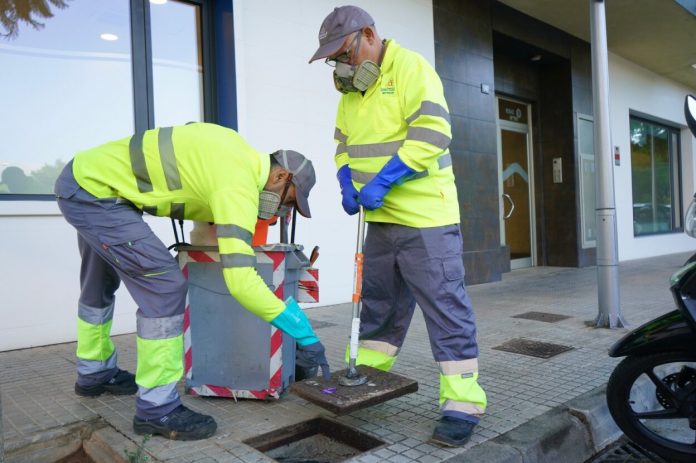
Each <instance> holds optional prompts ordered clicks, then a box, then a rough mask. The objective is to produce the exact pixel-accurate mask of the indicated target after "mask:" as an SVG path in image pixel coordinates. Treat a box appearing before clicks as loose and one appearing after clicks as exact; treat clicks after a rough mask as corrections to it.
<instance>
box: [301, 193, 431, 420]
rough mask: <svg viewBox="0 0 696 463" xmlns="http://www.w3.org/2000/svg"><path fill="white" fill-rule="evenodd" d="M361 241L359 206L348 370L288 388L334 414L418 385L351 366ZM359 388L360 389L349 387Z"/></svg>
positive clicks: (356, 330) (358, 300) (356, 333)
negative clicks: (326, 378) (325, 379)
mask: <svg viewBox="0 0 696 463" xmlns="http://www.w3.org/2000/svg"><path fill="white" fill-rule="evenodd" d="M364 242H365V210H364V209H363V207H362V206H361V207H360V210H359V215H358V244H357V249H356V252H355V270H354V272H355V273H354V275H353V277H354V281H353V299H352V301H353V320H352V323H351V331H350V347H349V349H350V354H349V358H350V360H349V362H348V368H347V369H346V370H341V371H334V372H333V373H332V374H331V378H330V379H329V381H328V382H325V381H319V380H317V379H315V378H307V379H304V380H302V381H299V382H296V383H295V384H293V385H292V388H291V390H292V391H293V392H294V393H295V394H296V395H298V396H300V397H302V398H303V399H305V400H308V401H309V402H312V403H313V404H315V405H318V406H320V407H322V408H325V409H326V410H329V411H330V412H332V413H335V414H337V415H345V414H347V413H352V412H354V411H355V410H360V409H361V408H365V407H369V406H371V405H375V404H379V403H382V402H386V401H387V400H391V399H394V398H396V397H400V396H402V395H404V394H409V393H411V392H415V391H417V390H418V383H417V382H416V381H414V380H412V379H409V378H406V377H403V376H400V375H397V374H395V373H391V372H388V371H382V370H378V369H377V368H372V367H369V366H367V365H359V366H356V365H355V364H356V361H357V358H358V336H359V334H360V309H361V308H362V277H363V260H364V256H363V244H364ZM368 378H369V381H368ZM360 385H364V386H363V387H353V386H360ZM343 386H348V387H343Z"/></svg>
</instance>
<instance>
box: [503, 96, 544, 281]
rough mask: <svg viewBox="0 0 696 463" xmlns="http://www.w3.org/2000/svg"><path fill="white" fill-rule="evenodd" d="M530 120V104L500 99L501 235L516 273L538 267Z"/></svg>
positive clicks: (511, 266) (511, 265)
mask: <svg viewBox="0 0 696 463" xmlns="http://www.w3.org/2000/svg"><path fill="white" fill-rule="evenodd" d="M529 120H530V117H529V105H527V104H525V103H520V102H516V101H513V100H507V99H503V98H499V99H498V160H499V163H498V165H499V183H500V191H501V201H500V214H501V220H500V223H501V233H500V236H501V240H502V241H503V243H502V244H505V245H507V246H508V248H509V249H510V268H511V269H513V270H514V269H518V268H524V267H531V266H533V265H534V264H535V259H534V256H535V252H534V250H535V239H534V201H533V188H532V185H533V181H532V179H533V175H532V169H531V167H532V163H531V143H530V138H531V136H530V128H529Z"/></svg>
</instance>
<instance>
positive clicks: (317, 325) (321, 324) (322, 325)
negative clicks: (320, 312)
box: [311, 320, 336, 330]
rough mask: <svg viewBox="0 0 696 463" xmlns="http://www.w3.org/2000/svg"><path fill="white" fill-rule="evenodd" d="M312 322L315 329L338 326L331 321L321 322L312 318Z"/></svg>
mask: <svg viewBox="0 0 696 463" xmlns="http://www.w3.org/2000/svg"><path fill="white" fill-rule="evenodd" d="M311 323H312V328H314V329H315V330H320V329H322V328H327V327H329V326H336V324H335V323H331V322H320V321H317V320H312V322H311Z"/></svg>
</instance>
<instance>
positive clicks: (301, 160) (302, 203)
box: [271, 150, 317, 218]
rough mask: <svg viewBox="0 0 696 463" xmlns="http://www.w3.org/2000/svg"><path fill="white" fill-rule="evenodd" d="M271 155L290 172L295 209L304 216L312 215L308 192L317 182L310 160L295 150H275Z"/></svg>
mask: <svg viewBox="0 0 696 463" xmlns="http://www.w3.org/2000/svg"><path fill="white" fill-rule="evenodd" d="M271 156H273V158H274V159H275V160H276V161H278V164H280V165H281V166H282V167H284V168H285V169H287V170H288V171H289V172H290V173H291V174H292V183H293V184H294V185H295V205H296V206H297V211H298V212H299V213H300V214H302V215H303V216H305V217H308V218H309V217H312V214H311V213H310V212H309V200H308V198H309V192H310V191H311V189H312V188H313V187H314V184H315V183H316V182H317V178H316V176H315V174H314V166H312V161H310V160H309V159H307V158H306V157H304V156H303V155H302V154H300V153H298V152H297V151H292V150H280V151H276V152H275V153H273V154H272V155H271Z"/></svg>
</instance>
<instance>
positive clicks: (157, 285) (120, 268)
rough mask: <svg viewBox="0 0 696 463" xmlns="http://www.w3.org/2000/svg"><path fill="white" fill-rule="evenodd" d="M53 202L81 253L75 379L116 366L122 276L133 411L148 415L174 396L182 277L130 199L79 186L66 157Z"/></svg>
mask: <svg viewBox="0 0 696 463" xmlns="http://www.w3.org/2000/svg"><path fill="white" fill-rule="evenodd" d="M55 193H56V196H57V198H58V199H57V200H58V206H59V207H60V210H61V212H62V213H63V216H64V217H65V219H66V220H67V221H68V222H69V223H70V224H71V225H73V226H74V227H75V228H76V229H77V232H78V248H79V250H80V254H81V257H82V266H81V269H80V288H81V293H80V299H79V303H78V343H77V357H78V361H77V374H78V378H77V382H78V384H80V385H83V386H92V385H95V384H100V383H103V382H106V381H108V380H109V379H111V378H112V377H113V376H115V375H116V373H117V372H118V368H117V366H116V363H117V353H116V350H115V349H114V346H113V343H112V342H111V339H110V336H109V335H110V330H111V322H112V318H113V311H114V302H115V296H114V294H115V292H116V289H117V288H118V287H119V285H120V282H121V281H123V283H124V284H125V286H126V288H127V289H128V292H129V293H130V295H131V296H132V297H133V299H134V300H135V302H136V304H137V305H138V311H137V313H136V319H137V348H138V355H137V360H138V366H137V370H136V383H137V384H138V396H137V398H136V415H137V416H138V417H139V418H143V419H151V418H158V417H160V416H163V415H165V414H167V413H169V412H170V411H172V410H173V409H175V408H176V407H178V406H179V405H180V404H181V399H180V397H179V394H178V392H177V391H176V383H177V381H178V380H179V379H180V378H181V376H182V374H183V363H182V359H183V335H182V330H183V313H184V305H185V300H186V291H187V283H186V279H185V278H184V276H183V275H182V273H181V271H180V270H179V267H178V265H177V263H176V261H175V260H174V258H173V257H172V255H171V254H170V253H169V251H168V250H167V248H166V246H165V245H164V244H163V243H162V241H161V240H160V239H159V238H157V236H156V235H155V234H154V233H153V232H152V230H151V229H150V227H149V226H148V225H147V224H146V223H145V222H144V221H143V218H142V212H141V211H140V210H139V209H138V208H136V207H135V206H134V205H133V204H131V203H129V202H127V201H123V200H120V199H116V198H106V199H99V198H96V197H94V196H93V195H92V194H90V193H89V192H87V191H86V190H84V189H82V188H81V187H80V186H79V185H78V184H77V182H76V181H75V178H74V176H73V174H72V163H69V164H68V165H67V166H66V167H65V169H64V171H63V173H62V174H61V175H60V177H59V178H58V180H57V182H56V187H55Z"/></svg>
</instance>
